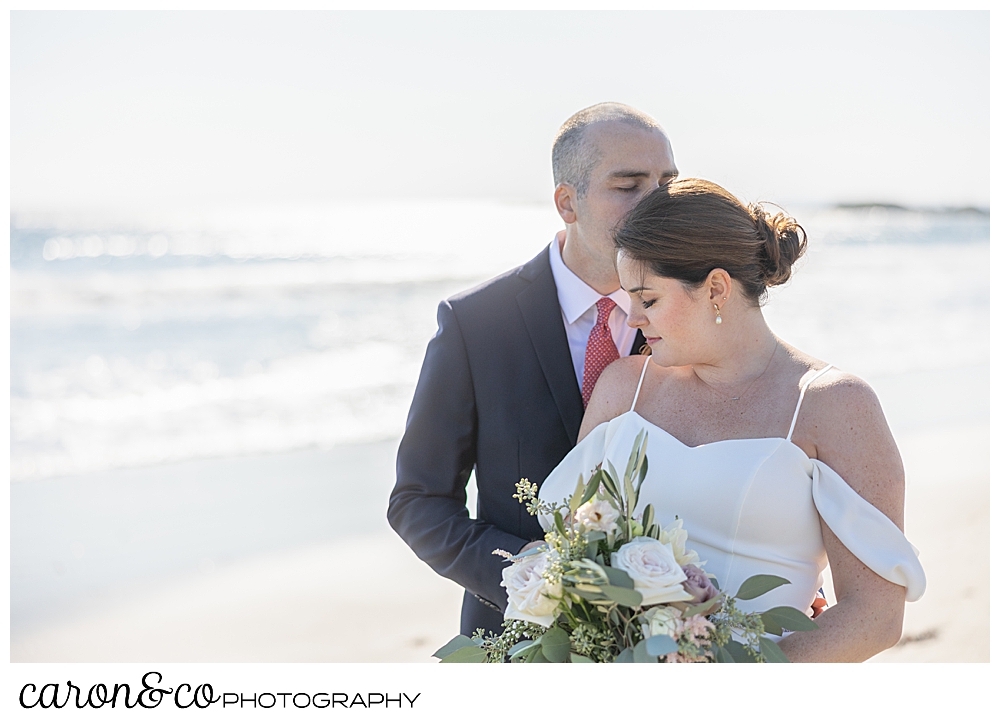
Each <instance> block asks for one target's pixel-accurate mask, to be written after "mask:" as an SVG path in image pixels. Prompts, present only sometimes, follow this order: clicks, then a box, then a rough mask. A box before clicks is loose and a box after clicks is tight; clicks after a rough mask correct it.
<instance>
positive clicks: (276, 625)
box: [11, 367, 990, 663]
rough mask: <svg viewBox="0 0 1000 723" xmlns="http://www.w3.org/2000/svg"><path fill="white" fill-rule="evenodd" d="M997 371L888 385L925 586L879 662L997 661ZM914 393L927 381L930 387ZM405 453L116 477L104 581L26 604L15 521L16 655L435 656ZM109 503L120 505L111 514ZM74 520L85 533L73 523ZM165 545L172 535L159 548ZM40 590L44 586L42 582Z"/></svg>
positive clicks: (95, 566) (98, 563)
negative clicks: (130, 531)
mask: <svg viewBox="0 0 1000 723" xmlns="http://www.w3.org/2000/svg"><path fill="white" fill-rule="evenodd" d="M987 379H988V371H987V369H986V367H976V368H973V369H970V370H965V371H964V373H962V374H954V373H951V372H938V373H934V374H925V375H923V377H922V378H921V379H905V378H903V379H899V380H896V382H897V383H895V384H893V383H890V382H889V381H888V380H887V381H885V382H883V383H882V384H881V385H880V386H879V387H877V388H879V390H880V396H881V398H882V400H883V406H884V407H885V409H886V414H887V417H888V418H889V420H890V424H892V426H893V429H894V431H895V433H896V435H897V441H898V443H899V446H900V450H901V452H902V454H903V459H904V462H905V464H906V470H907V500H906V532H907V535H908V537H909V538H910V540H911V541H912V542H913V543H914V544H915V545H916V546H917V548H918V549H919V550H920V559H921V561H922V563H923V565H924V567H925V570H926V572H927V578H928V588H927V593H926V594H925V596H924V597H923V599H921V600H920V601H918V602H916V603H912V604H909V605H908V606H907V610H906V619H905V624H904V632H903V638H902V640H901V641H900V643H899V644H898V645H896V646H895V647H894V648H892V649H890V650H887V651H885V652H883V653H881V654H880V655H878V656H876V657H875V658H874V659H873V661H872V662H891V663H896V662H987V661H988V660H989V632H988V631H989V624H990V620H989V555H988V552H987V551H988V550H989V452H988V450H989V439H988V438H989V423H988V419H989V417H988V400H987V399H986V397H985V395H982V394H980V392H979V390H981V389H984V388H987V387H986V382H987ZM914 384H916V386H914ZM913 388H920V389H921V390H922V391H921V395H920V396H919V398H915V397H914V396H913V395H912V394H911V393H910V392H911V391H912V389H913ZM394 447H395V441H387V442H384V443H377V444H372V445H355V446H353V447H347V448H344V449H340V450H334V451H330V452H303V453H297V454H292V455H275V456H271V457H262V458H256V459H246V458H244V459H239V460H207V461H201V462H190V463H185V464H183V465H173V466H169V467H161V468H155V469H146V470H127V471H124V470H123V471H118V472H116V473H115V474H111V475H105V479H106V480H107V485H108V487H107V489H106V490H105V494H106V495H108V496H109V497H110V496H115V495H119V493H120V489H119V488H118V487H116V485H118V486H130V487H131V488H132V489H133V491H136V490H137V489H138V487H137V485H144V486H145V493H144V494H145V495H146V496H147V498H148V499H145V501H142V500H140V497H142V495H141V494H136V496H134V497H132V498H131V501H127V500H126V501H123V500H122V499H121V498H120V495H119V505H120V507H119V509H117V510H111V512H110V513H109V512H107V509H108V508H107V506H106V505H101V504H99V502H100V500H99V499H98V501H97V502H96V503H95V504H94V505H93V507H92V508H91V509H90V511H89V515H90V517H89V525H88V527H87V529H89V530H91V532H90V534H91V537H92V538H94V539H92V540H91V541H90V542H89V543H81V542H78V543H77V545H78V547H77V548H76V549H77V550H78V551H79V550H80V549H81V548H84V547H87V546H88V545H89V546H90V547H91V548H92V550H91V552H89V553H88V552H86V551H85V552H84V554H83V555H81V556H80V557H79V558H78V559H77V558H71V559H75V562H76V564H77V565H78V566H80V567H81V570H84V571H89V572H88V573H87V575H85V577H89V578H90V579H91V580H92V581H97V582H100V583H101V584H100V585H97V584H95V585H93V586H92V587H91V588H86V586H85V585H83V584H82V583H78V584H75V585H72V584H63V585H62V587H59V586H57V585H55V584H53V585H51V586H50V587H49V588H47V590H48V592H47V593H45V594H47V595H48V596H49V597H50V598H52V599H49V600H38V601H32V600H28V599H26V598H25V596H24V595H23V594H22V595H21V597H20V598H19V597H18V594H19V593H23V592H24V591H23V590H19V588H18V586H25V585H29V578H28V577H26V575H27V574H28V573H27V572H26V570H25V567H26V566H28V562H29V561H27V560H26V559H25V557H26V555H27V553H26V552H25V549H24V548H22V545H26V544H27V543H28V541H29V540H28V537H30V536H29V535H27V533H26V532H25V530H24V529H23V528H22V527H18V526H15V528H14V530H13V532H12V534H13V538H12V540H13V541H12V584H13V588H14V589H13V592H14V595H13V598H12V611H13V613H12V621H13V623H12V631H11V660H12V662H31V661H48V662H85V661H89V662H112V661H114V662H138V661H146V660H160V661H163V662H424V663H426V662H433V658H432V657H431V653H432V652H433V651H434V650H435V649H436V648H437V647H439V646H440V645H441V644H443V643H444V642H446V641H447V640H449V639H450V638H451V637H452V636H453V635H454V634H455V633H456V632H457V621H458V615H459V608H460V603H461V590H460V589H459V587H458V586H457V585H455V584H454V583H452V582H450V581H448V580H445V579H442V578H440V577H438V576H437V575H435V574H434V573H433V572H432V571H431V570H430V569H429V568H428V567H426V566H425V565H424V564H423V563H421V562H420V561H419V560H418V559H417V558H416V557H415V556H414V555H413V553H412V552H410V550H409V549H408V548H407V547H406V546H405V545H404V544H403V543H402V542H401V541H400V540H399V539H398V538H397V537H396V536H395V535H394V534H393V533H392V531H391V530H390V529H389V527H388V525H387V524H386V523H385V521H384V516H383V514H382V510H383V506H384V502H385V498H386V496H387V495H388V491H389V488H390V487H391V484H392V464H393V459H392V456H393V452H394ZM227 475H228V477H227ZM178 479H180V480H183V484H181V485H180V486H179V487H178V486H177V483H176V480H178ZM237 479H238V480H239V482H240V484H241V485H242V486H243V487H244V488H245V489H246V490H248V492H247V493H246V494H245V495H244V498H245V500H244V508H242V509H237V510H233V502H232V499H231V497H230V496H229V495H228V494H226V492H227V490H229V491H231V490H230V487H231V485H232V484H234V483H235V480H237ZM157 480H160V481H159V482H158V481H157ZM168 480H173V481H172V482H168ZM62 482H63V484H68V483H70V482H72V480H63V481H62ZM168 483H169V484H172V485H174V488H173V489H172V494H173V499H174V505H175V506H174V508H173V509H175V511H176V510H187V511H184V512H177V514H176V515H175V516H174V517H173V518H170V517H169V515H166V516H165V515H163V514H161V513H158V514H159V519H160V525H161V527H162V530H161V532H162V534H161V535H160V536H157V535H154V534H149V535H147V537H146V538H144V539H143V538H141V537H139V536H136V537H134V539H133V540H132V544H131V545H125V546H121V545H111V546H109V547H107V548H104V550H103V552H102V551H101V548H100V547H99V546H96V545H95V540H96V538H97V537H99V535H98V533H97V532H96V531H98V530H104V531H105V532H107V531H108V526H109V525H111V524H112V520H111V517H114V516H120V515H126V516H129V515H130V516H133V517H135V518H136V521H137V522H140V523H141V522H142V521H143V519H144V516H146V517H150V516H151V515H153V513H152V510H162V509H163V507H162V504H163V501H164V498H163V496H162V494H161V493H162V489H160V488H161V487H162V485H163V484H168ZM32 484H36V485H37V484H39V483H32ZM29 489H30V488H29V487H26V486H15V488H14V493H13V494H12V513H20V514H21V518H20V519H22V520H23V519H25V518H27V517H30V514H29V513H30V509H29V507H30V505H32V504H35V505H42V504H43V503H45V500H42V499H41V497H40V496H39V495H35V496H31V495H28V494H21V493H23V492H25V491H26V490H29ZM255 490H256V491H255ZM279 491H280V494H279ZM178 497H180V498H183V499H180V500H179V499H178ZM51 501H52V498H51V497H50V498H48V503H51ZM181 502H184V503H186V505H187V506H185V505H182V504H180V503H181ZM144 505H145V506H144ZM48 509H49V510H50V514H51V504H49V507H48ZM226 509H229V510H230V512H229V513H228V514H227V513H225V512H224V510H226ZM100 510H105V514H109V515H110V516H109V518H108V519H107V520H104V521H103V523H102V521H101V520H100V519H99V517H100V514H101V513H100ZM56 511H57V512H58V510H56ZM85 514H86V511H85ZM290 517H291V518H294V519H289V518H290ZM15 519H17V518H15ZM150 519H153V518H152V517H150ZM65 523H66V525H67V526H68V527H69V528H72V527H73V525H74V524H76V525H77V527H78V528H79V529H76V530H75V531H73V532H72V534H75V535H77V536H78V537H79V536H81V535H83V534H84V532H83V528H82V527H80V521H79V519H77V522H76V523H73V522H72V521H71V520H69V519H68V518H67V520H66V521H65ZM182 523H183V524H182ZM178 525H180V527H177V526H178ZM146 526H147V528H148V526H149V525H148V524H147V525H146ZM279 528H280V529H279ZM213 531H214V532H213ZM338 531H340V532H341V534H336V533H337V532H338ZM67 534H69V533H67ZM71 536H72V535H71ZM168 539H172V540H174V543H175V544H174V545H173V547H170V546H167V548H166V549H161V548H162V547H163V546H164V541H165V540H168ZM184 540H187V542H186V543H185V542H184ZM226 540H228V543H227V542H225V541H226ZM112 551H114V552H115V554H117V555H118V556H119V558H118V561H119V562H120V563H123V564H124V565H125V566H126V567H128V566H129V565H135V564H137V563H136V560H138V559H145V560H147V565H148V566H149V567H150V569H149V570H147V572H148V573H149V574H147V575H145V576H142V575H138V574H136V575H132V576H129V575H128V574H125V573H123V572H121V571H120V570H119V572H117V573H114V572H112V571H109V570H108V569H104V568H106V567H107V566H108V565H110V564H112V562H113V561H112V560H111V558H110V555H111V553H112ZM154 551H158V554H159V558H156V557H155V555H153V553H154ZM130 554H131V555H132V556H133V557H134V559H133V558H129V557H128V555H130ZM95 556H97V559H93V558H94V557H95ZM88 560H89V566H88V565H84V562H85V561H88ZM67 565H72V562H68V563H67ZM72 574H73V570H71V569H65V570H63V572H62V574H61V575H60V576H59V577H60V578H63V579H65V578H66V577H72ZM34 584H35V587H36V588H37V589H39V590H42V591H43V592H44V590H45V589H44V588H43V587H42V582H41V581H40V580H37V579H36V580H35V583H34ZM834 597H835V593H834ZM56 598H61V599H58V600H57V599H56ZM56 602H58V603H59V604H58V605H57V604H56ZM19 604H21V605H23V606H26V607H31V609H32V610H33V611H34V614H33V615H32V614H28V613H27V612H25V611H23V610H22V609H21V608H19V607H18V606H19ZM19 621H20V625H19V624H18V622H19Z"/></svg>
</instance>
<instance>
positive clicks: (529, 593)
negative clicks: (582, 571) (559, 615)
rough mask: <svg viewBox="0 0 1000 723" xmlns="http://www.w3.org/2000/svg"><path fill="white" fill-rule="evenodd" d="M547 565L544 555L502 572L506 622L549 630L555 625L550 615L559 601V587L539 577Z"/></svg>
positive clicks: (520, 562) (560, 595)
mask: <svg viewBox="0 0 1000 723" xmlns="http://www.w3.org/2000/svg"><path fill="white" fill-rule="evenodd" d="M548 566H549V561H548V558H547V556H546V554H545V553H544V552H540V553H536V554H534V555H529V556H528V557H524V558H521V559H520V560H517V561H516V562H515V563H514V564H512V565H511V566H510V567H507V568H505V569H504V571H503V582H501V583H500V585H502V586H503V587H505V588H507V610H506V611H504V614H503V616H504V618H505V619H507V620H526V621H528V622H530V623H538V624H539V625H544V626H545V627H549V626H550V625H552V623H553V622H555V617H554V616H553V615H552V613H553V612H554V611H555V609H556V607H558V605H559V598H561V597H562V585H559V584H551V583H549V581H548V580H546V579H545V577H544V576H543V574H544V572H545V570H546V568H548Z"/></svg>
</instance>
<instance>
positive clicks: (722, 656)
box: [712, 645, 736, 663]
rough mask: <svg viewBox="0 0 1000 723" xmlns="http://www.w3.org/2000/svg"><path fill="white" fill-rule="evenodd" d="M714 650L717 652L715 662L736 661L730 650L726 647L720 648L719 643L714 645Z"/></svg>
mask: <svg viewBox="0 0 1000 723" xmlns="http://www.w3.org/2000/svg"><path fill="white" fill-rule="evenodd" d="M712 650H713V651H714V652H715V662H717V663H735V662H736V661H735V660H733V656H732V655H730V654H729V651H728V650H726V649H725V648H720V647H719V646H718V645H713V646H712Z"/></svg>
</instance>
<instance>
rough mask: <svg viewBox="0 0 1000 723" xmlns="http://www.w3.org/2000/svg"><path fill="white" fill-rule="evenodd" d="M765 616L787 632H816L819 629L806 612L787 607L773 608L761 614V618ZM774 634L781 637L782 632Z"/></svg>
mask: <svg viewBox="0 0 1000 723" xmlns="http://www.w3.org/2000/svg"><path fill="white" fill-rule="evenodd" d="M765 615H766V616H767V617H768V618H770V619H771V620H773V621H774V623H775V624H776V625H779V626H780V627H782V628H784V629H785V630H816V629H818V628H819V626H818V625H817V624H816V623H814V622H813V621H812V620H811V619H810V618H809V616H808V615H806V614H805V613H804V612H802V611H801V610H796V609H795V608H792V607H788V606H786V605H781V606H779V607H776V608H771V609H770V610H768V611H766V612H763V613H761V614H760V616H761V618H763V617H764V616H765ZM767 632H769V633H770V632H771V631H770V630H768V631H767ZM773 634H774V635H781V632H780V631H779V632H777V633H773Z"/></svg>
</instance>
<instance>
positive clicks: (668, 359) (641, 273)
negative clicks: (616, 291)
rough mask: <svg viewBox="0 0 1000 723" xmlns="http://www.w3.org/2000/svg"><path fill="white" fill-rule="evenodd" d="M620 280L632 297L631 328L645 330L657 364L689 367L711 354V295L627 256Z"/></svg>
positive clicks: (620, 261)
mask: <svg viewBox="0 0 1000 723" xmlns="http://www.w3.org/2000/svg"><path fill="white" fill-rule="evenodd" d="M618 278H619V280H620V281H621V285H622V288H623V289H625V291H627V292H628V295H629V300H630V303H629V314H628V325H629V326H631V327H635V328H637V329H639V330H641V331H642V333H643V336H645V337H646V342H647V343H648V344H649V348H650V349H651V350H652V352H653V361H654V362H656V363H657V364H659V365H660V366H686V365H688V364H698V363H701V362H704V361H705V360H706V359H707V358H708V357H709V356H710V355H711V353H712V344H711V341H712V337H711V332H712V331H715V326H716V324H715V309H714V308H713V307H712V305H711V303H710V302H709V301H708V294H707V292H704V291H703V290H701V289H693V290H692V289H690V288H689V287H688V286H687V285H685V284H684V283H683V282H682V281H678V280H677V279H668V278H664V277H662V276H656V275H655V274H653V273H652V272H651V271H650V270H649V269H648V268H646V267H645V266H643V265H642V264H640V263H639V262H637V261H634V260H632V259H630V258H629V257H627V256H624V255H619V257H618Z"/></svg>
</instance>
